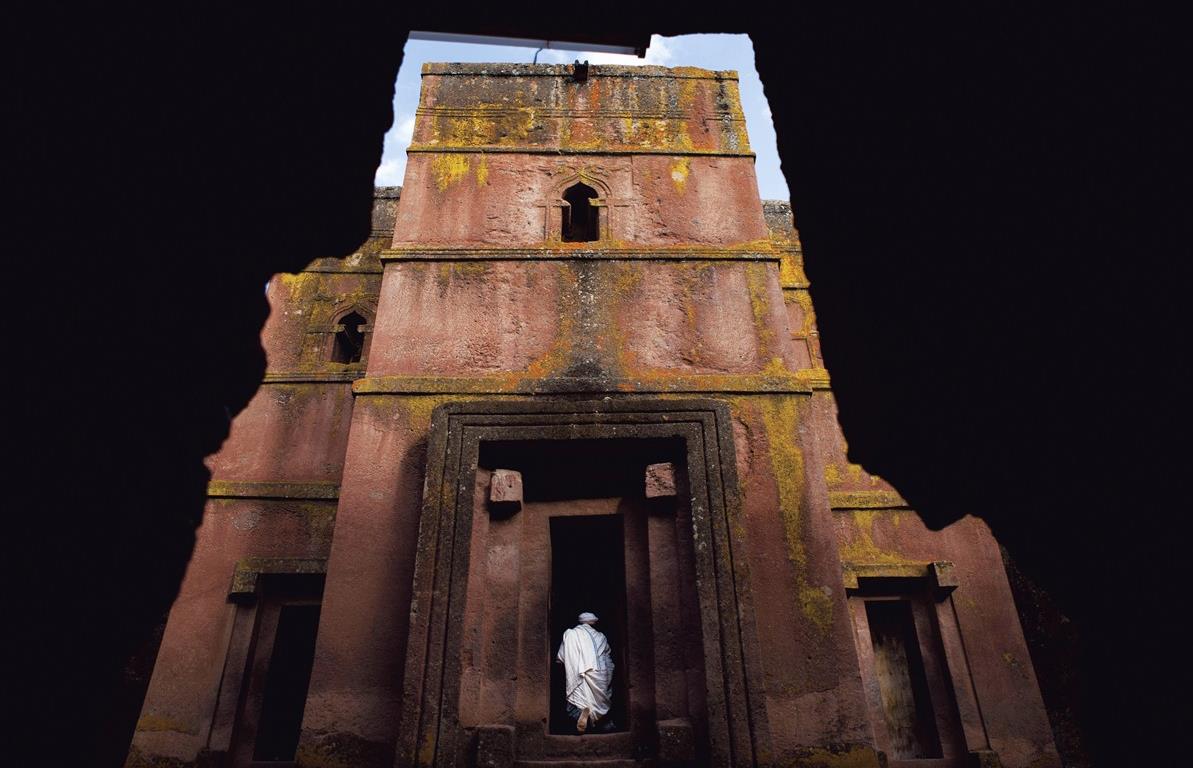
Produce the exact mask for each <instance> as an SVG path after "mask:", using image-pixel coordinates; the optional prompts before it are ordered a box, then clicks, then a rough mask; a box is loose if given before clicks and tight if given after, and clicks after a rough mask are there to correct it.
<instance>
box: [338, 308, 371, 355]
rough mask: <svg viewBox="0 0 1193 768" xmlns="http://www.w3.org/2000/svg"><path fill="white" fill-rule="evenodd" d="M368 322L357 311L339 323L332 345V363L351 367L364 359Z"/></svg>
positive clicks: (342, 318) (345, 316) (350, 313)
mask: <svg viewBox="0 0 1193 768" xmlns="http://www.w3.org/2000/svg"><path fill="white" fill-rule="evenodd" d="M368 322H369V321H368V320H366V319H365V318H364V316H363V315H361V314H360V313H359V312H357V311H355V310H354V311H352V312H349V313H348V314H346V315H344V316H343V317H341V318H340V319H339V320H338V321H337V323H336V326H335V327H336V330H335V335H334V336H333V338H332V344H331V362H333V363H341V364H344V365H350V364H352V363H359V362H361V360H363V359H364V352H365V327H366V326H367V325H368Z"/></svg>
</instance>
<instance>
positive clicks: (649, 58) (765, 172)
mask: <svg viewBox="0 0 1193 768" xmlns="http://www.w3.org/2000/svg"><path fill="white" fill-rule="evenodd" d="M534 52H535V49H534V48H515V47H512V46H505V45H471V44H466V43H443V42H434V41H430V40H409V41H407V43H406V55H405V57H404V58H403V59H402V69H401V70H400V71H399V72H398V80H397V83H396V84H395V88H394V124H393V127H392V128H391V129H390V130H389V133H387V134H385V153H384V155H383V156H382V158H381V166H380V167H379V168H378V169H377V177H376V180H377V184H378V185H380V186H397V185H400V184H401V183H402V177H403V176H404V175H405V173H406V147H407V146H408V145H409V144H410V136H411V134H412V133H413V131H414V110H415V109H416V108H417V107H418V89H419V81H420V77H419V76H420V73H421V72H422V66H423V64H424V63H425V62H428V61H439V62H468V61H473V62H503V61H504V62H518V63H530V62H531V60H532V59H533V58H534ZM575 59H580V60H581V61H583V60H585V59H588V61H589V62H590V63H592V64H660V65H662V66H666V67H680V66H691V67H704V68H705V69H735V70H737V73H738V77H739V78H740V89H741V100H742V110H743V111H744V112H745V115H746V130H747V131H749V134H750V145H751V147H753V149H754V152H755V153H756V154H757V156H758V157H757V160H756V164H755V170H756V172H757V174H758V190H759V192H760V193H761V195H762V199H763V200H787V199H788V192H787V182H786V180H784V178H783V174H782V173H781V172H780V171H779V154H778V151H777V150H776V149H775V128H774V125H773V124H772V123H771V116H770V106H769V105H768V104H767V102H766V96H765V95H763V93H762V81H761V80H759V79H758V72H757V71H756V70H755V69H754V46H753V44H751V42H750V38H749V36H747V35H680V36H678V37H660V36H658V35H655V36H654V37H652V38H651V39H650V47H649V48H648V49H647V50H646V58H644V59H640V58H638V57H637V56H622V55H618V54H612V53H585V52H581V51H558V50H551V49H547V50H543V51H542V52H541V53H539V57H538V62H539V63H540V64H570V63H571V62H572V61H573V60H575Z"/></svg>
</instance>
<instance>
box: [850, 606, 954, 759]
mask: <svg viewBox="0 0 1193 768" xmlns="http://www.w3.org/2000/svg"><path fill="white" fill-rule="evenodd" d="M866 620H867V623H868V624H869V625H870V641H871V642H872V643H873V644H874V671H875V674H876V676H877V677H878V688H879V694H880V697H881V699H882V710H883V717H884V719H885V720H886V727H887V733H888V735H889V739H890V742H889V749H890V753H891V757H894V758H900V759H922V758H936V757H940V756H941V745H940V735H939V733H938V732H937V729H936V716H935V714H934V712H933V710H932V701H931V697H930V695H929V692H928V677H927V675H926V674H925V671H924V660H923V657H922V656H921V655H920V644H919V639H918V638H917V636H916V631H915V619H914V618H913V616H912V613H911V604H910V603H909V602H908V601H906V600H867V601H866Z"/></svg>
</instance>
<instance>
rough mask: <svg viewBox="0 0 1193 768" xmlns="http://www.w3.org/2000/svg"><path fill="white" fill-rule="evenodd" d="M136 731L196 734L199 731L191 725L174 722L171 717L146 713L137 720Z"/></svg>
mask: <svg viewBox="0 0 1193 768" xmlns="http://www.w3.org/2000/svg"><path fill="white" fill-rule="evenodd" d="M137 730H138V731H142V732H163V731H172V732H174V733H187V734H191V735H194V734H197V733H198V732H199V729H198V728H197V727H195V726H193V725H187V724H186V723H183V722H180V721H178V720H175V719H174V718H172V717H164V716H162V715H154V714H149V713H146V714H144V715H141V717H140V719H138V720H137Z"/></svg>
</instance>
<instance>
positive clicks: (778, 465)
mask: <svg viewBox="0 0 1193 768" xmlns="http://www.w3.org/2000/svg"><path fill="white" fill-rule="evenodd" d="M757 403H758V410H759V412H760V415H761V416H762V423H763V426H764V428H765V429H766V440H767V445H768V446H769V447H768V454H769V456H770V462H771V471H772V474H773V476H774V478H775V483H776V484H777V485H778V490H779V514H780V517H781V518H782V520H783V528H784V533H785V534H786V538H787V558H788V560H790V561H791V564H792V566H793V567H794V570H795V582H796V583H795V586H796V594H797V595H798V597H799V603H800V609H801V610H802V611H803V613H804V616H806V617H807V618H808V619H809V620H810V621H811V622H812V623H813V624H814V625H815V626H816V628H817V629H819V630H820V631H821V632H827V631H828V630H829V628H830V627H831V626H832V622H833V605H832V599H831V598H830V596H829V595H827V594H825V592H824V589H823V588H822V587H820V586H818V585H815V584H811V583H810V582H809V581H808V577H807V568H808V553H807V550H806V548H805V547H804V538H803V524H804V520H803V493H802V488H801V486H800V478H802V477H803V476H804V457H803V453H802V452H801V451H800V449H799V447H798V446H797V445H796V435H797V434H798V429H799V409H798V406H797V404H796V401H795V399H794V398H791V397H786V396H778V397H774V396H772V397H762V398H759V399H758V401H757Z"/></svg>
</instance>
